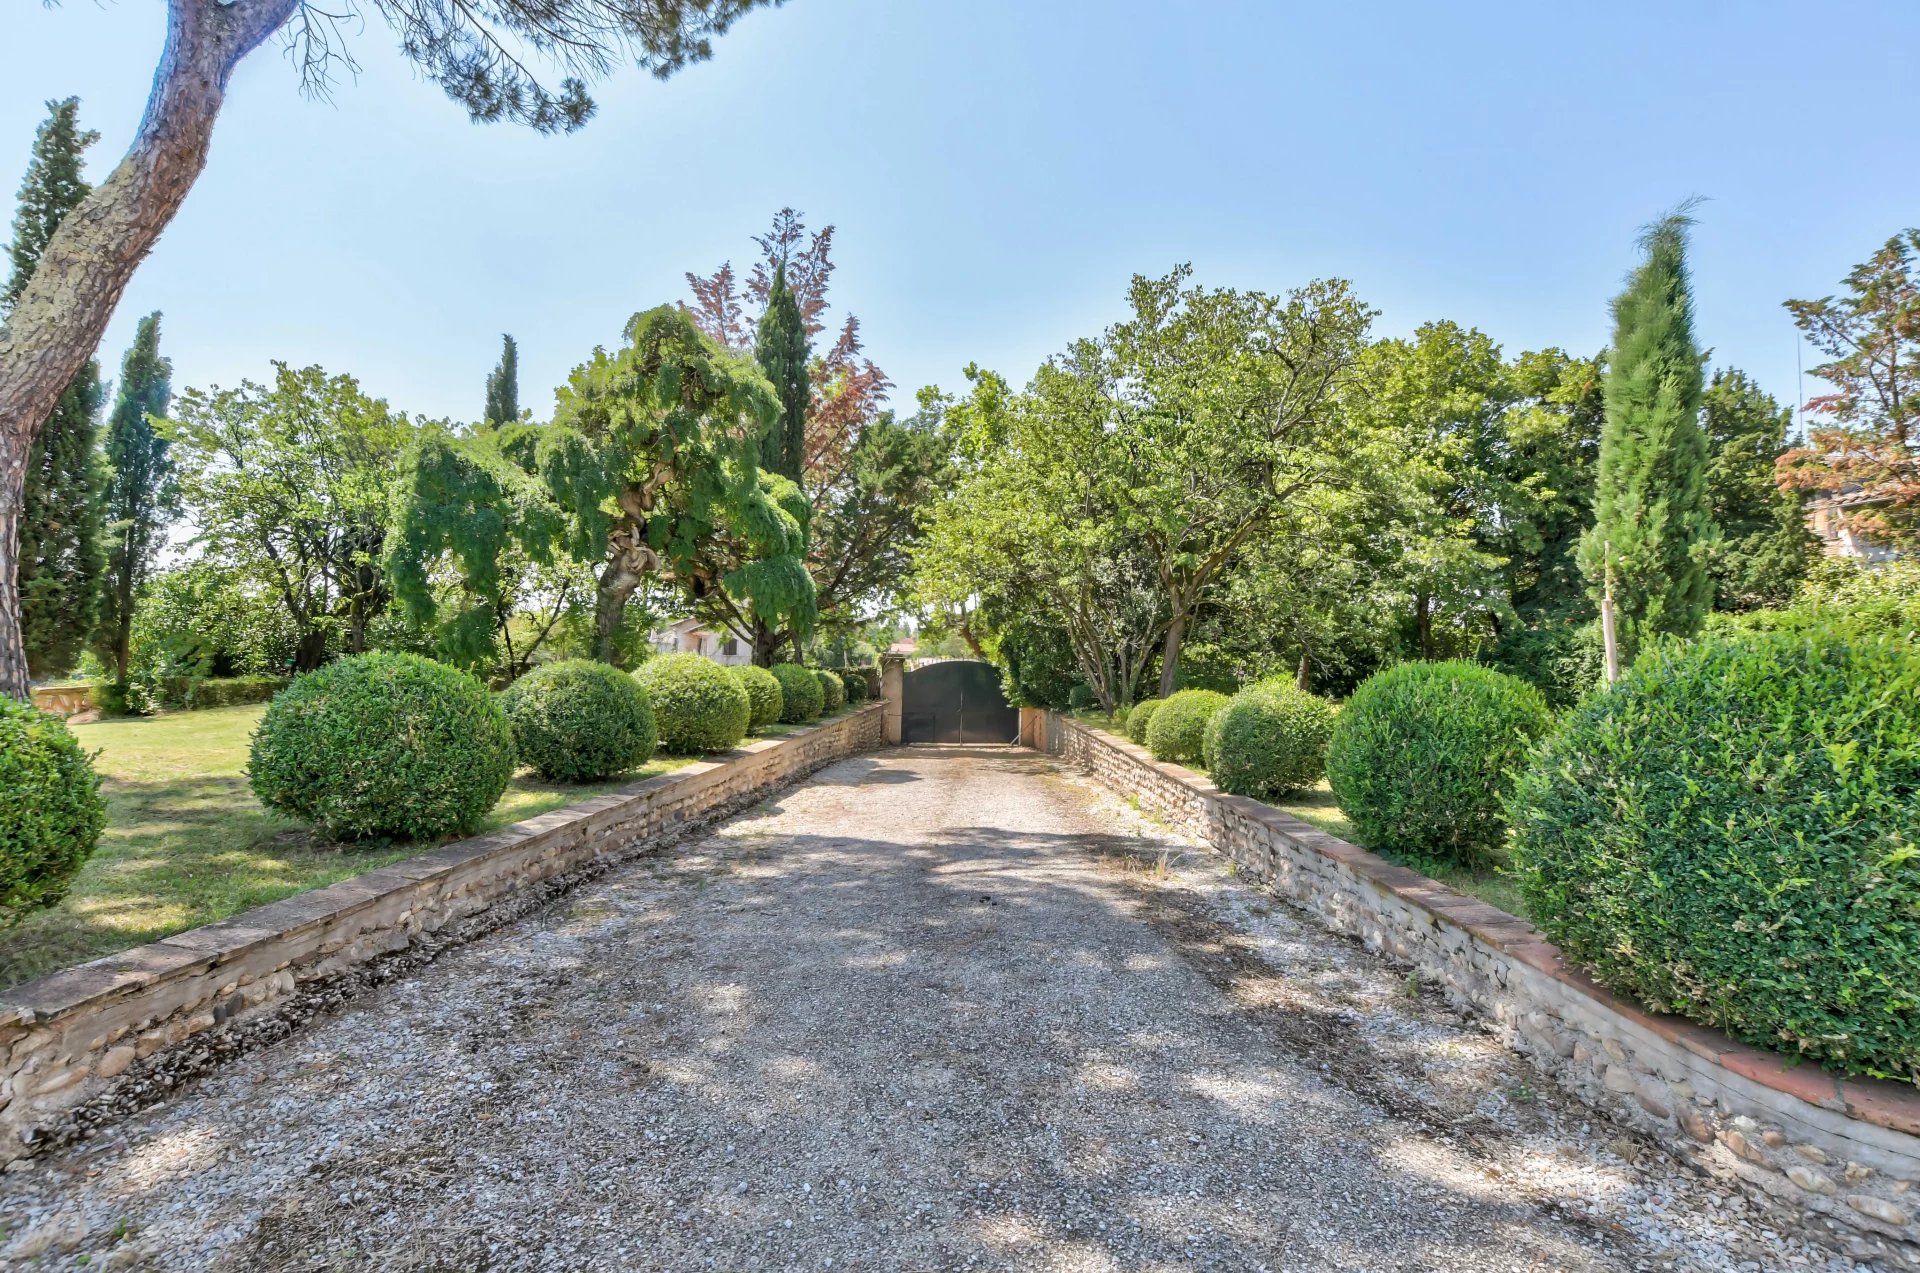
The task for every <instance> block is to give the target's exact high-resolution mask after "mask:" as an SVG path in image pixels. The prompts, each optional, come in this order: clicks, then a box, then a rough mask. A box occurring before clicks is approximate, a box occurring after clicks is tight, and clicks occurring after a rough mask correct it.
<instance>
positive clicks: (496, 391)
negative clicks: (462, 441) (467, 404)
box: [481, 336, 520, 424]
mask: <svg viewBox="0 0 1920 1273" xmlns="http://www.w3.org/2000/svg"><path fill="white" fill-rule="evenodd" d="M519 418H520V347H519V346H518V345H516V344H515V343H514V340H513V337H511V336H502V337H500V362H499V364H498V365H497V366H495V367H494V369H493V370H492V371H490V372H488V373H487V405H486V409H485V410H484V411H483V412H482V413H481V419H482V420H484V421H485V422H486V423H488V424H512V423H513V422H514V421H515V420H518V419H519Z"/></svg>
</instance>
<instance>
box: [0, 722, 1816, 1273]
mask: <svg viewBox="0 0 1920 1273" xmlns="http://www.w3.org/2000/svg"><path fill="white" fill-rule="evenodd" d="M1538 1083H1539V1080H1538V1079H1537V1078H1535V1077H1534V1076H1533V1075H1532V1073H1531V1071H1529V1070H1528V1069H1527V1068H1526V1067H1525V1066H1524V1065H1523V1064H1522V1063H1520V1062H1518V1061H1516V1060H1515V1059H1514V1058H1512V1057H1510V1056H1509V1055H1508V1054H1507V1053H1506V1052H1505V1051H1504V1050H1502V1049H1501V1048H1500V1047H1499V1046H1498V1045H1497V1043H1495V1042H1494V1041H1493V1040H1492V1039H1490V1038H1489V1037H1488V1036H1486V1035H1485V1034H1484V1033H1482V1032H1481V1031H1479V1030H1478V1029H1477V1028H1475V1027H1474V1026H1473V1025H1472V1024H1471V1023H1470V1022H1465V1021H1462V1020H1461V1019H1460V1018H1458V1017H1456V1016H1455V1015H1453V1014H1452V1013H1451V1012H1450V1011H1449V1010H1447V1009H1446V1008H1445V1006H1444V1005H1443V1003H1442V1002H1441V1001H1440V998H1439V996H1438V995H1437V994H1436V993H1434V992H1433V991H1432V990H1431V989H1425V990H1423V988H1422V987H1420V986H1419V984H1418V983H1417V982H1410V981H1409V980H1408V979H1407V978H1406V977H1405V975H1404V973H1403V972H1397V971H1395V970H1394V969H1392V968H1390V967H1389V966H1387V965H1385V964H1383V963H1381V962H1379V961H1378V960H1376V959H1375V958H1374V957H1372V956H1371V955H1369V954H1367V953H1366V952H1364V951H1362V950H1361V949H1359V948H1358V947H1356V946H1354V945H1352V944H1351V943H1348V942H1345V941H1343V940H1341V939H1338V938H1335V937H1331V936H1329V935H1327V934H1326V933H1325V931H1324V930H1322V929H1320V928H1318V927H1317V926H1316V925H1314V924H1313V923H1312V922H1311V921H1310V920H1308V919H1306V918H1304V917H1303V916H1301V915H1300V914H1299V913H1297V912H1295V911H1293V910H1291V909H1290V908H1288V907H1286V906H1284V905H1283V904H1281V903H1279V902H1277V901H1274V900H1273V899H1272V898H1270V897H1267V896H1265V895H1263V894H1261V893H1258V892H1256V891H1254V890H1252V889H1249V888H1247V887H1244V886H1243V885H1241V884H1240V883H1239V882H1238V881H1236V880H1235V879H1233V878H1232V877H1231V876H1230V875H1229V874H1228V873H1227V872H1226V871H1224V870H1222V869H1221V868H1220V867H1219V865H1218V864H1217V861H1216V860H1215V859H1212V858H1210V857H1209V856H1208V855H1206V854H1204V853H1202V852H1198V851H1195V850H1193V849H1192V848H1191V847H1190V846H1187V845H1185V844H1183V843H1182V842H1180V841H1179V840H1177V839H1174V838H1172V837H1170V836H1169V835H1167V833H1165V832H1164V831H1162V830H1160V829H1158V828H1156V827H1154V826H1153V825H1151V824H1150V823H1147V822H1145V821H1144V820H1142V819H1141V818H1140V817H1139V815H1137V814H1135V813H1133V812H1132V811H1130V810H1128V809H1126V808H1125V807H1123V806H1121V805H1119V804H1118V803H1117V802H1115V801H1113V800H1112V799H1110V798H1109V797H1106V796H1104V795H1102V794H1101V793H1100V792H1098V791H1097V790H1096V789H1094V788H1093V787H1091V786H1090V785H1087V784H1084V783H1083V782H1082V781H1081V780H1079V779H1077V778H1072V777H1070V776H1067V775H1065V774H1063V773H1061V772H1059V771H1057V770H1056V769H1055V768H1054V767H1053V766H1052V764H1051V763H1050V762H1049V761H1047V760H1045V759H1044V758H1042V757H1039V756H1036V755H1034V754H1032V753H1023V752H1015V751H1008V750H1005V749H1000V748H913V749H903V750H897V751H892V752H888V753H885V754H883V755H881V756H877V757H862V758H857V759H853V760H847V761H843V762H840V763H838V764H836V765H834V766H832V767H830V768H828V769H826V770H823V771H822V772H821V773H820V774H818V775H817V776H815V777H814V778H813V779H812V780H811V781H809V782H807V783H805V784H804V785H802V786H800V787H798V788H796V789H794V790H792V791H790V792H788V793H786V794H784V795H782V796H780V797H779V798H778V799H776V800H773V801H770V802H769V803H767V804H765V805H763V806H761V807H760V808H757V809H755V810H752V811H750V812H748V813H746V814H743V815H742V816H740V817H738V818H735V819H734V820H733V821H731V822H729V823H727V824H725V825H723V826H721V827H719V828H717V829H715V830H713V831H711V832H709V833H707V834H706V835H705V836H704V837H703V838H701V839H698V840H697V841H693V842H689V843H687V844H683V845H681V846H679V847H678V848H676V849H674V850H672V851H670V852H668V853H665V854H661V855H657V856H653V857H647V858H641V859H638V860H636V861H634V862H632V863H630V864H628V865H626V866H623V867H621V868H620V869H618V870H616V871H614V872H612V873H610V874H608V875H605V876H602V877H601V878H599V879H597V880H595V881H593V882H591V883H589V884H587V885H585V886H584V887H582V888H581V889H579V890H577V891H575V892H574V893H572V894H570V895H568V896H566V897H564V898H562V899H561V900H560V901H559V902H557V903H556V904H555V905H554V906H553V907H551V908H550V909H548V910H547V911H545V912H542V913H539V914H536V915H534V916H532V917H530V918H527V919H523V920H521V921H518V922H516V923H514V924H511V925H509V926H508V927H506V928H503V929H501V930H499V931H498V932H496V933H494V934H492V935H490V936H488V937H485V938H483V939H481V940H479V941H476V942H474V943H473V944H471V945H469V946H466V947H464V948H462V949H460V950H457V951H454V952H452V953H450V954H448V955H446V956H445V957H443V958H441V959H440V960H439V961H438V962H436V963H434V964H432V965H431V966H429V967H427V968H425V969H423V970H422V971H420V972H419V973H418V974H417V975H415V976H412V977H409V978H406V979H404V980H401V981H397V982H393V983H391V984H389V985H387V986H385V987H383V988H380V989H378V990H376V991H373V992H372V993H370V994H368V995H366V996H365V997H363V998H362V999H360V1000H358V1001H356V1002H355V1003H354V1005H353V1006H352V1007H351V1008H350V1009H349V1010H347V1011H346V1012H344V1013H342V1014H341V1015H340V1016H338V1017H335V1018H332V1019H331V1020H327V1021H324V1022H321V1023H318V1024H316V1025H315V1026H313V1027H312V1028H310V1029H307V1030H305V1031H303V1032H301V1033H299V1034H297V1035H295V1036H294V1037H293V1038H291V1039H290V1040H288V1041H286V1042H283V1043H281V1044H278V1045H276V1046H274V1047H271V1048H267V1049H265V1050H262V1051H259V1052H256V1053H253V1054H251V1055H249V1056H246V1057H243V1058H240V1059H238V1060H236V1061H235V1062H233V1063H232V1064H230V1065H228V1066H226V1067H224V1068H223V1069H221V1070H220V1071H218V1072H217V1073H215V1074H214V1075H212V1076H211V1077H209V1078H207V1079H205V1080H203V1081H200V1082H198V1083H195V1084H193V1085H191V1086H189V1087H188V1088H187V1089H185V1090H184V1091H183V1092H182V1093H181V1094H180V1095H178V1096H176V1097H175V1098H174V1099H172V1100H171V1101H169V1102H168V1103H167V1104H165V1105H163V1106H161V1107H158V1108H155V1109H152V1110H149V1111H147V1112H145V1113H143V1114H140V1115H137V1116H135V1117H132V1118H130V1119H128V1120H126V1121H124V1122H122V1123H120V1124H117V1125H116V1126H114V1127H113V1128H111V1129H110V1130H108V1131H107V1132H105V1133H103V1134H102V1135H101V1136H100V1137H98V1138H96V1139H95V1140H93V1141H90V1142H87V1143H84V1144H82V1145H79V1146H76V1147H74V1148H70V1149H68V1150H65V1151H61V1152H59V1153H56V1154H53V1155H50V1156H49V1157H47V1158H45V1159H43V1160H40V1161H38V1162H36V1163H35V1164H33V1165H32V1167H31V1168H30V1169H28V1170H26V1171H23V1172H17V1173H12V1174H8V1175H6V1176H5V1177H0V1191H3V1192H4V1197H3V1198H0V1202H3V1203H4V1216H5V1220H6V1223H7V1225H8V1229H9V1232H10V1235H11V1241H12V1243H13V1245H12V1246H11V1247H9V1248H7V1250H6V1252H5V1254H7V1255H8V1256H9V1259H10V1261H11V1262H12V1263H13V1264H14V1265H16V1266H26V1267H43V1266H44V1267H49V1268H51V1267H60V1268H71V1267H74V1266H75V1264H76V1262H77V1259H78V1257H79V1256H80V1255H83V1254H84V1255H86V1256H88V1257H89V1259H90V1267H92V1268H100V1267H102V1266H103V1265H104V1266H105V1267H109V1268H146V1267H152V1268H164V1269H217V1270H239V1269H313V1270H319V1269H343V1270H344V1269H356V1270H357V1269H382V1270H385V1269H434V1270H448V1271H449V1273H452V1271H455V1270H458V1271H460V1273H477V1271H480V1270H523V1269H529V1270H530V1269H541V1270H545V1269H554V1270H588V1269H592V1270H599V1269H607V1270H616V1269H618V1270H625V1269H656V1268H658V1269H727V1270H734V1269H966V1268H1013V1269H1058V1270H1087V1271H1089V1273H1092V1271H1096V1270H1122V1269H1125V1270H1135V1269H1144V1270H1163V1271H1167V1273H1172V1271H1174V1270H1201V1269H1220V1270H1240V1269H1269V1270H1282V1269H1285V1270H1310V1269H1353V1270H1369V1271H1371V1270H1415V1269H1420V1270H1428V1269H1431V1270H1481V1269H1486V1270H1542V1271H1546V1270H1570V1271H1571V1270H1628V1269H1660V1268H1671V1269H1735V1268H1751V1269H1768V1270H1771V1269H1779V1268H1810V1269H1821V1270H1843V1269H1852V1268H1853V1266H1852V1265H1850V1264H1847V1263H1845V1262H1841V1261H1837V1260H1830V1259H1829V1257H1828V1256H1826V1255H1825V1254H1824V1253H1823V1252H1818V1251H1809V1250H1808V1249H1807V1248H1804V1247H1800V1246H1797V1245H1794V1244H1791V1243H1788V1242H1785V1241H1783V1240H1781V1239H1779V1238H1777V1237H1775V1236H1774V1235H1773V1234H1772V1233H1771V1232H1769V1231H1768V1230H1767V1228H1766V1223H1765V1219H1764V1217H1761V1216H1757V1215H1755V1214H1754V1213H1752V1212H1751V1211H1749V1210H1747V1209H1746V1207H1745V1206H1744V1204H1742V1203H1741V1202H1740V1201H1739V1199H1738V1198H1737V1197H1733V1196H1730V1195H1726V1194H1723V1193H1721V1192H1720V1191H1719V1190H1718V1189H1717V1187H1715V1186H1714V1185H1712V1184H1711V1183H1710V1182H1707V1181H1704V1180H1701V1179H1699V1178H1697V1177H1695V1176H1692V1175H1690V1174H1688V1173H1686V1172H1684V1171H1683V1170H1682V1169H1680V1168H1679V1167H1677V1166H1676V1165H1674V1164H1673V1163H1671V1162H1670V1161H1668V1160H1667V1159H1665V1158H1664V1157H1663V1156H1661V1155H1660V1154H1659V1153H1658V1152H1657V1151H1655V1150H1654V1149H1653V1148H1652V1147H1651V1146H1649V1145H1647V1144H1646V1143H1644V1142H1641V1141H1637V1140H1635V1139H1633V1138H1631V1137H1628V1136H1625V1135H1624V1134H1622V1133H1621V1132H1619V1131H1618V1130H1617V1129H1613V1128H1611V1127H1609V1126H1607V1125H1605V1124H1599V1123H1595V1124H1593V1125H1591V1126H1588V1125H1587V1124H1586V1121H1585V1120H1586V1115H1585V1114H1584V1113H1583V1112H1582V1111H1581V1110H1580V1109H1579V1108H1578V1107H1576V1106H1572V1105H1569V1104H1565V1103H1563V1102H1562V1101H1561V1099H1560V1098H1559V1097H1558V1096H1556V1095H1555V1094H1553V1093H1552V1092H1550V1091H1548V1090H1545V1089H1544V1088H1540V1087H1537V1086H1536V1085H1537V1084H1538ZM33 1252H41V1254H38V1255H34V1254H32V1253H33Z"/></svg>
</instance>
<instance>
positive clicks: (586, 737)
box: [500, 659, 658, 782]
mask: <svg viewBox="0 0 1920 1273" xmlns="http://www.w3.org/2000/svg"><path fill="white" fill-rule="evenodd" d="M500 707H501V709H502V710H503V711H505V712H506V714H507V724H508V725H509V726H511V727H512V730H513V749H514V753H515V754H516V755H517V756H518V757H519V759H520V762H521V763H522V764H525V765H531V766H532V767H533V769H534V771H535V772H537V773H538V774H539V775H540V776H541V777H542V778H545V779H547V780H548V781H550V782H593V781H595V780H597V779H601V778H608V777H611V776H613V775H614V774H618V773H625V772H626V771H627V770H629V769H635V768H638V767H639V766H641V765H644V764H646V763H647V761H648V760H649V759H651V758H652V756H653V749H654V746H655V744H656V743H657V742H658V732H657V730H656V727H655V724H654V718H653V706H652V704H650V703H649V702H648V701H647V692H646V691H645V690H643V689H641V688H640V686H639V684H638V683H637V682H636V681H635V680H634V679H633V678H632V677H631V676H628V675H627V674H626V673H625V672H622V671H621V670H620V669H619V668H617V667H613V666H612V665H610V664H606V663H596V662H594V661H593V660H591V659H567V660H565V661H563V662H559V663H547V664H544V665H542V666H540V667H537V668H534V669H533V670H532V671H531V672H528V673H527V674H526V675H525V676H523V677H521V678H520V679H519V680H517V681H515V682H514V683H513V684H512V685H509V686H508V687H507V689H506V691H505V692H504V693H503V694H501V696H500Z"/></svg>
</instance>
